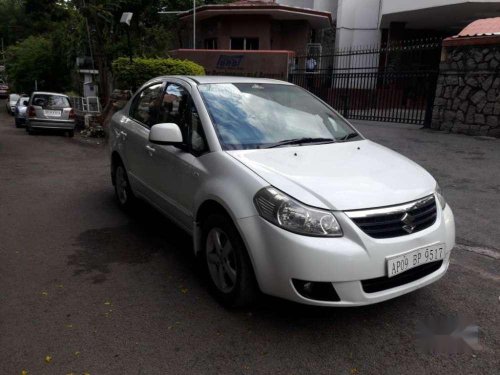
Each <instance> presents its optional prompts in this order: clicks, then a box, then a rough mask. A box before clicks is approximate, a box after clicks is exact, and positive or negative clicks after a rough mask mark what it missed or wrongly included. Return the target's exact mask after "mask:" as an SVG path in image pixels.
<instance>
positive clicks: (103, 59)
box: [0, 0, 231, 100]
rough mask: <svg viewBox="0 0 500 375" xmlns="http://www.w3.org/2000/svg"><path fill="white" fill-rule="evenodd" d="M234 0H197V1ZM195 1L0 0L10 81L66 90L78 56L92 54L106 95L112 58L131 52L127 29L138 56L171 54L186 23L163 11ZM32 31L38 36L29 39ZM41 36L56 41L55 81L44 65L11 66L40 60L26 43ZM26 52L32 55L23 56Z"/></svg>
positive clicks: (187, 6)
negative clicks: (125, 20)
mask: <svg viewBox="0 0 500 375" xmlns="http://www.w3.org/2000/svg"><path fill="white" fill-rule="evenodd" d="M229 1H231V0H196V5H197V6H201V5H204V4H212V3H224V2H229ZM192 6H193V2H192V0H0V38H3V40H4V43H5V45H6V47H9V46H10V47H11V48H12V49H11V50H10V52H9V54H8V61H7V66H8V70H9V72H10V74H11V77H9V81H10V83H13V84H14V86H17V85H19V86H20V87H26V85H27V84H28V83H27V79H28V78H29V79H34V78H36V79H38V81H39V82H44V83H45V85H46V87H44V88H45V89H50V90H63V89H66V88H68V86H71V83H72V80H71V78H70V77H71V74H72V71H73V72H74V70H75V61H76V57H78V56H82V57H83V56H92V57H93V61H94V66H95V68H96V69H98V70H99V73H100V76H99V80H100V93H101V96H103V98H104V99H105V100H106V99H107V97H108V95H109V87H110V81H111V78H110V71H111V63H112V61H113V60H115V59H117V58H119V57H122V56H128V54H129V48H128V43H127V33H130V39H131V51H132V54H133V56H135V57H142V58H156V57H158V58H167V57H168V51H169V50H171V49H174V48H176V47H177V46H178V41H179V31H180V28H181V25H180V23H179V21H178V17H176V16H175V15H165V14H159V13H158V12H159V11H160V10H162V9H164V10H167V11H184V10H190V9H191V8H192ZM123 12H133V13H134V16H133V18H132V23H131V25H130V27H128V26H126V25H123V24H120V17H121V15H122V13H123ZM30 36H32V37H34V38H35V39H30V40H29V41H28V40H27V38H29V37H30ZM38 38H42V39H38ZM40 40H43V43H44V44H43V45H44V46H46V47H47V46H48V45H49V46H50V51H51V53H52V59H51V60H50V61H49V63H50V64H51V65H50V68H51V70H53V71H54V72H57V74H54V75H53V77H51V79H50V80H48V79H47V77H49V76H50V75H48V74H46V72H43V74H44V76H37V75H36V74H42V70H43V69H42V70H41V68H40V67H38V66H33V67H32V69H31V72H30V73H27V74H26V75H25V76H21V75H19V74H17V73H16V72H20V71H23V69H25V68H26V67H25V66H20V67H16V66H11V65H15V64H18V62H19V61H25V62H26V61H33V63H35V60H32V58H33V54H31V53H29V51H27V50H26V48H24V46H25V45H28V44H29V45H32V46H33V41H40ZM16 43H19V44H18V45H16ZM47 43H48V44H47ZM9 49H10V48H9ZM35 50H36V51H40V48H38V47H37V48H35ZM23 53H26V54H27V55H26V56H25V57H22V56H21V55H22V54H23ZM20 54H21V55H20ZM42 57H43V58H44V59H46V56H42ZM44 61H46V60H44ZM37 65H40V64H37ZM24 77H27V78H24ZM31 86H33V82H31ZM31 86H30V87H31ZM73 89H75V90H80V89H81V84H79V83H77V82H76V83H75V85H74V87H73Z"/></svg>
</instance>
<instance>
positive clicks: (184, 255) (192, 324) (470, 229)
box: [0, 102, 500, 375]
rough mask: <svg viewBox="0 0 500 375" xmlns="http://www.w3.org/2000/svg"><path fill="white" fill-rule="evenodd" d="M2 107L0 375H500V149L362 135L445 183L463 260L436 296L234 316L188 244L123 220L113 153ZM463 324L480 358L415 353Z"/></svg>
mask: <svg viewBox="0 0 500 375" xmlns="http://www.w3.org/2000/svg"><path fill="white" fill-rule="evenodd" d="M0 104H1V111H2V113H0V374H2V375H3V374H6V375H7V374H21V371H22V370H26V371H28V374H70V373H74V374H84V373H88V374H91V375H96V374H258V373H262V374H369V373H386V374H416V373H434V374H493V373H498V369H499V368H500V353H499V348H500V328H499V327H500V324H499V315H500V314H499V308H500V299H499V296H500V289H499V286H500V272H499V271H500V259H499V254H500V253H499V250H498V248H499V247H500V244H499V243H500V237H499V236H500V234H499V231H498V214H499V213H500V199H499V198H500V197H499V196H500V167H499V166H500V140H488V139H480V138H472V137H466V136H459V135H447V134H441V133H435V132H426V131H422V130H417V129H416V128H409V129H406V128H404V127H392V126H389V127H381V126H379V127H376V126H373V125H372V126H366V125H362V126H360V129H361V130H362V131H363V132H364V133H365V135H367V136H368V137H370V138H372V139H374V140H378V141H380V142H381V143H383V144H386V145H388V146H390V147H392V148H394V149H396V150H398V151H400V152H402V153H403V154H406V155H408V156H410V157H412V158H414V159H415V160H416V161H417V162H419V163H421V164H422V165H424V166H425V167H427V168H428V169H429V170H430V171H432V173H434V175H435V176H436V177H437V178H438V179H439V180H440V181H441V184H442V185H443V186H442V187H443V189H444V190H445V192H446V195H447V197H448V201H449V203H450V205H451V206H452V207H453V209H454V210H455V214H456V220H457V236H458V242H459V246H457V248H456V249H455V251H454V252H453V255H452V264H451V266H450V269H449V272H448V273H447V275H446V276H445V277H444V278H443V279H441V280H440V281H439V282H437V283H435V284H433V285H431V286H429V287H427V288H424V289H421V290H419V291H416V292H414V293H411V294H409V295H406V296H403V297H400V298H398V299H395V300H392V301H388V302H385V303H382V304H378V305H374V306H369V307H363V308H348V309H339V308H311V307H305V306H300V305H296V304H292V303H288V302H285V301H281V300H277V299H273V298H263V299H262V301H261V302H260V303H259V304H258V305H257V306H256V307H254V308H252V309H248V310H240V311H228V310H225V309H224V308H222V307H221V306H219V305H218V304H217V303H216V302H215V301H214V300H213V299H212V297H211V296H210V295H209V294H208V293H207V290H206V288H205V286H204V280H203V278H202V277H201V276H200V275H199V273H197V271H196V267H195V262H194V260H193V258H192V256H191V252H192V246H191V242H190V239H189V238H188V237H187V236H186V235H185V234H183V233H182V232H181V231H180V230H179V229H177V228H176V227H175V226H174V225H173V224H171V223H170V222H169V221H167V220H166V219H164V218H162V217H161V216H160V215H158V214H157V213H155V212H154V211H153V210H151V209H150V208H148V207H146V206H144V207H142V208H141V209H140V210H139V211H138V212H137V213H135V214H133V215H126V214H124V213H122V212H121V211H120V210H119V209H118V208H117V206H116V205H115V203H114V198H113V191H112V188H111V185H110V178H109V172H108V170H109V162H108V158H107V150H106V147H105V146H103V145H96V144H86V143H85V142H83V141H82V140H81V139H78V137H75V138H74V139H70V138H67V137H64V136H60V135H57V134H44V135H37V136H29V135H27V134H26V133H25V132H24V130H22V129H15V128H14V125H13V119H12V118H11V117H9V116H7V115H6V114H5V109H4V103H3V102H1V103H0ZM456 315H459V316H468V317H470V318H471V319H472V320H473V322H475V323H476V324H477V325H479V326H480V344H481V345H482V349H481V350H479V351H475V352H473V353H462V354H453V355H450V354H426V353H423V352H421V351H420V350H419V349H418V346H417V343H416V335H415V331H416V326H417V324H418V323H419V322H422V321H423V320H424V319H427V318H436V317H451V316H456ZM47 356H49V357H50V358H46V357H47ZM46 359H47V360H46Z"/></svg>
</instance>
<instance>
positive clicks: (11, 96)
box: [9, 94, 19, 102]
mask: <svg viewBox="0 0 500 375" xmlns="http://www.w3.org/2000/svg"><path fill="white" fill-rule="evenodd" d="M17 99H19V95H17V94H10V96H9V100H10V101H11V102H15V101H17Z"/></svg>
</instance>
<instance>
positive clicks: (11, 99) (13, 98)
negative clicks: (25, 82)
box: [5, 94, 19, 115]
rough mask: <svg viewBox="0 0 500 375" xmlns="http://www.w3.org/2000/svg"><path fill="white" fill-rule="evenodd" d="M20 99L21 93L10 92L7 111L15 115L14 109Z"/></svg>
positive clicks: (6, 104)
mask: <svg viewBox="0 0 500 375" xmlns="http://www.w3.org/2000/svg"><path fill="white" fill-rule="evenodd" d="M18 99H19V94H9V96H8V98H7V101H6V102H5V106H6V107H7V112H8V113H9V114H11V115H14V110H15V108H16V103H17V100H18Z"/></svg>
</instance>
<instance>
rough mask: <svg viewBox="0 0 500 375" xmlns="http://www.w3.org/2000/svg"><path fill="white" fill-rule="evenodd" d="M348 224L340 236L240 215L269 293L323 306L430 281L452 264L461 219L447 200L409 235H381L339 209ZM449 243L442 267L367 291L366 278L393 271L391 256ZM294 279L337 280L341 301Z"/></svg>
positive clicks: (379, 297) (364, 300)
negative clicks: (309, 292)
mask: <svg viewBox="0 0 500 375" xmlns="http://www.w3.org/2000/svg"><path fill="white" fill-rule="evenodd" d="M336 217H337V220H338V221H339V222H340V225H341V226H342V229H343V230H344V236H343V237H340V238H318V237H308V236H302V235H297V234H294V233H291V232H288V231H285V230H283V229H281V228H279V227H277V226H275V225H273V224H271V223H269V222H267V221H266V220H264V219H263V218H261V217H260V216H252V217H247V218H244V219H240V220H238V226H239V229H240V233H241V234H242V236H243V239H244V241H245V244H246V246H247V249H248V250H249V254H250V258H251V259H252V262H253V266H254V270H255V274H256V278H257V282H258V283H259V287H260V289H261V290H262V292H263V293H266V294H269V295H273V296H277V297H281V298H285V299H288V300H292V301H296V302H300V303H305V304H311V305H321V306H359V305H367V304H373V303H377V302H381V301H385V300H388V299H391V298H394V297H397V296H400V295H402V294H405V293H408V292H411V291H413V290H415V289H418V288H421V287H423V286H425V285H428V284H430V283H432V282H434V281H436V280H438V279H439V278H441V277H442V276H443V275H444V274H445V272H446V270H447V269H448V266H449V262H450V253H451V250H452V249H453V247H454V246H455V222H454V217H453V213H452V210H451V209H450V207H449V206H448V205H447V206H446V207H445V209H444V210H441V208H440V207H438V215H437V219H436V221H435V223H434V224H433V225H432V226H430V227H429V228H427V229H424V230H422V231H420V232H417V233H413V234H411V235H407V236H401V237H395V238H386V239H375V238H372V237H370V236H368V235H367V234H365V233H364V232H363V231H362V230H361V229H359V227H357V226H356V224H354V223H353V222H352V221H351V219H349V218H348V217H347V216H346V215H345V214H344V213H336ZM436 243H444V244H445V245H446V246H445V258H444V260H443V263H442V265H441V267H440V268H439V269H437V270H436V271H434V272H432V273H430V274H428V275H426V276H424V277H422V278H419V279H418V280H415V281H411V282H409V283H407V284H404V285H401V286H397V287H394V288H390V289H386V290H383V291H379V292H374V293H366V292H365V291H364V290H363V287H362V284H361V281H362V280H369V279H375V278H379V277H383V276H386V275H387V271H386V258H387V257H389V256H392V255H396V254H400V253H402V252H405V251H410V250H413V249H417V248H421V247H425V246H428V245H431V244H436ZM292 279H298V280H307V281H313V282H328V283H332V285H333V286H334V288H335V291H336V292H337V294H338V296H339V297H340V301H336V302H331V301H319V300H312V299H308V298H304V297H303V296H302V295H300V294H299V293H298V292H297V291H296V290H295V287H294V286H293V284H292Z"/></svg>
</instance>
